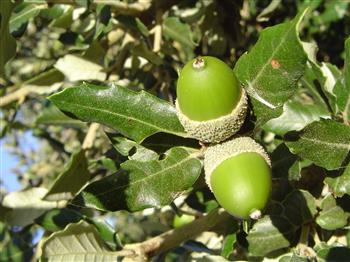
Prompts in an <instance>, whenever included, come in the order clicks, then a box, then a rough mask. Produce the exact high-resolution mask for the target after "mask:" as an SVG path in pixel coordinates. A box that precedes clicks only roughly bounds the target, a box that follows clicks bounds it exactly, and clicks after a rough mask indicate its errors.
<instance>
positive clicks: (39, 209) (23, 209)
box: [2, 187, 66, 226]
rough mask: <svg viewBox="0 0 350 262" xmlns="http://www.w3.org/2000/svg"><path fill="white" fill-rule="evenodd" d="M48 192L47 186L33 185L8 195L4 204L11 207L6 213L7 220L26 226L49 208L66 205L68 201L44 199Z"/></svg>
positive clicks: (10, 222)
mask: <svg viewBox="0 0 350 262" xmlns="http://www.w3.org/2000/svg"><path fill="white" fill-rule="evenodd" d="M46 193H47V189H45V188H40V187H33V188H30V189H27V190H23V191H18V192H13V193H10V194H8V195H6V196H5V197H4V199H3V201H2V205H3V206H4V207H6V208H10V209H11V210H10V211H7V212H6V213H5V215H4V216H5V219H6V221H7V222H8V223H9V224H11V225H18V226H26V225H29V224H31V223H32V222H33V220H34V219H35V218H37V217H39V216H40V215H42V214H43V213H45V212H46V211H47V210H50V209H52V208H57V207H63V206H65V204H66V201H57V202H56V201H45V200H42V197H44V196H45V194H46Z"/></svg>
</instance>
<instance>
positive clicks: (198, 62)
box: [192, 56, 205, 69]
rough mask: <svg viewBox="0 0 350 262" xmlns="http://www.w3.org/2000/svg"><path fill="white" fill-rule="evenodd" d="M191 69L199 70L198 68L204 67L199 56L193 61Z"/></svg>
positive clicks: (202, 60) (203, 62)
mask: <svg viewBox="0 0 350 262" xmlns="http://www.w3.org/2000/svg"><path fill="white" fill-rule="evenodd" d="M192 67H193V68H195V69H200V68H203V67H205V61H204V59H203V58H202V57H201V56H199V57H197V58H196V59H195V60H194V61H193V64H192Z"/></svg>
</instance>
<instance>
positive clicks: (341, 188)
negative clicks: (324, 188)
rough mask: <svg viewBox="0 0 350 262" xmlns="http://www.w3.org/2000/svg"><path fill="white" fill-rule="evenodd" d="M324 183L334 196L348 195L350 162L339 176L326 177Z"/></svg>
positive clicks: (349, 193)
mask: <svg viewBox="0 0 350 262" xmlns="http://www.w3.org/2000/svg"><path fill="white" fill-rule="evenodd" d="M325 183H326V184H328V186H329V187H330V188H331V190H332V193H333V194H334V195H335V196H336V197H342V196H343V195H344V194H348V195H350V164H349V165H347V167H346V168H345V170H344V172H343V173H342V174H341V175H340V176H337V177H326V178H325Z"/></svg>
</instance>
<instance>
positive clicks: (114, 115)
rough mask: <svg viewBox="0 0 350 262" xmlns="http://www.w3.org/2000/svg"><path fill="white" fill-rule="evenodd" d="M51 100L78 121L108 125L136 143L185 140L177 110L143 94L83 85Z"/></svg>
mask: <svg viewBox="0 0 350 262" xmlns="http://www.w3.org/2000/svg"><path fill="white" fill-rule="evenodd" d="M49 99H50V100H51V101H52V102H53V103H54V104H55V105H56V106H57V107H58V108H59V109H61V110H62V111H66V112H69V113H70V114H71V115H73V116H75V117H76V118H78V119H81V120H83V121H89V122H98V123H101V124H105V125H107V126H110V127H112V128H114V129H115V130H117V131H118V132H120V133H121V134H123V135H124V136H126V137H129V138H131V139H133V140H135V141H136V142H141V141H142V140H143V139H145V138H146V137H148V136H150V135H152V134H155V133H157V132H165V133H170V134H174V135H179V136H186V134H185V133H184V131H183V128H182V126H181V124H180V122H179V120H178V118H177V115H176V110H175V108H174V107H173V106H172V105H170V104H169V103H167V102H165V101H163V100H161V99H159V98H157V97H155V96H152V95H150V94H149V93H146V92H144V91H141V92H138V93H137V92H134V91H132V90H130V89H127V88H125V87H121V86H114V85H112V86H110V87H106V86H96V85H92V84H82V85H80V86H77V87H73V88H68V89H65V90H64V91H62V92H59V93H57V94H54V95H52V96H51V97H50V98H49Z"/></svg>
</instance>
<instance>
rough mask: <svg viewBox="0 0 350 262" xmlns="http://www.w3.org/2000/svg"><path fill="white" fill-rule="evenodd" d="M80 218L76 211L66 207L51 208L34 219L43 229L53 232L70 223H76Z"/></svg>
mask: <svg viewBox="0 0 350 262" xmlns="http://www.w3.org/2000/svg"><path fill="white" fill-rule="evenodd" d="M81 219H82V215H81V214H79V213H78V212H76V211H74V210H72V209H68V208H62V209H57V208H55V209H52V210H50V211H48V212H46V213H45V214H43V215H41V216H40V217H38V218H36V219H35V223H36V224H37V225H40V226H42V227H43V228H44V229H45V230H47V231H51V232H55V231H59V230H62V229H63V228H65V227H66V226H67V225H68V224H70V223H76V222H78V221H80V220H81Z"/></svg>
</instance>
